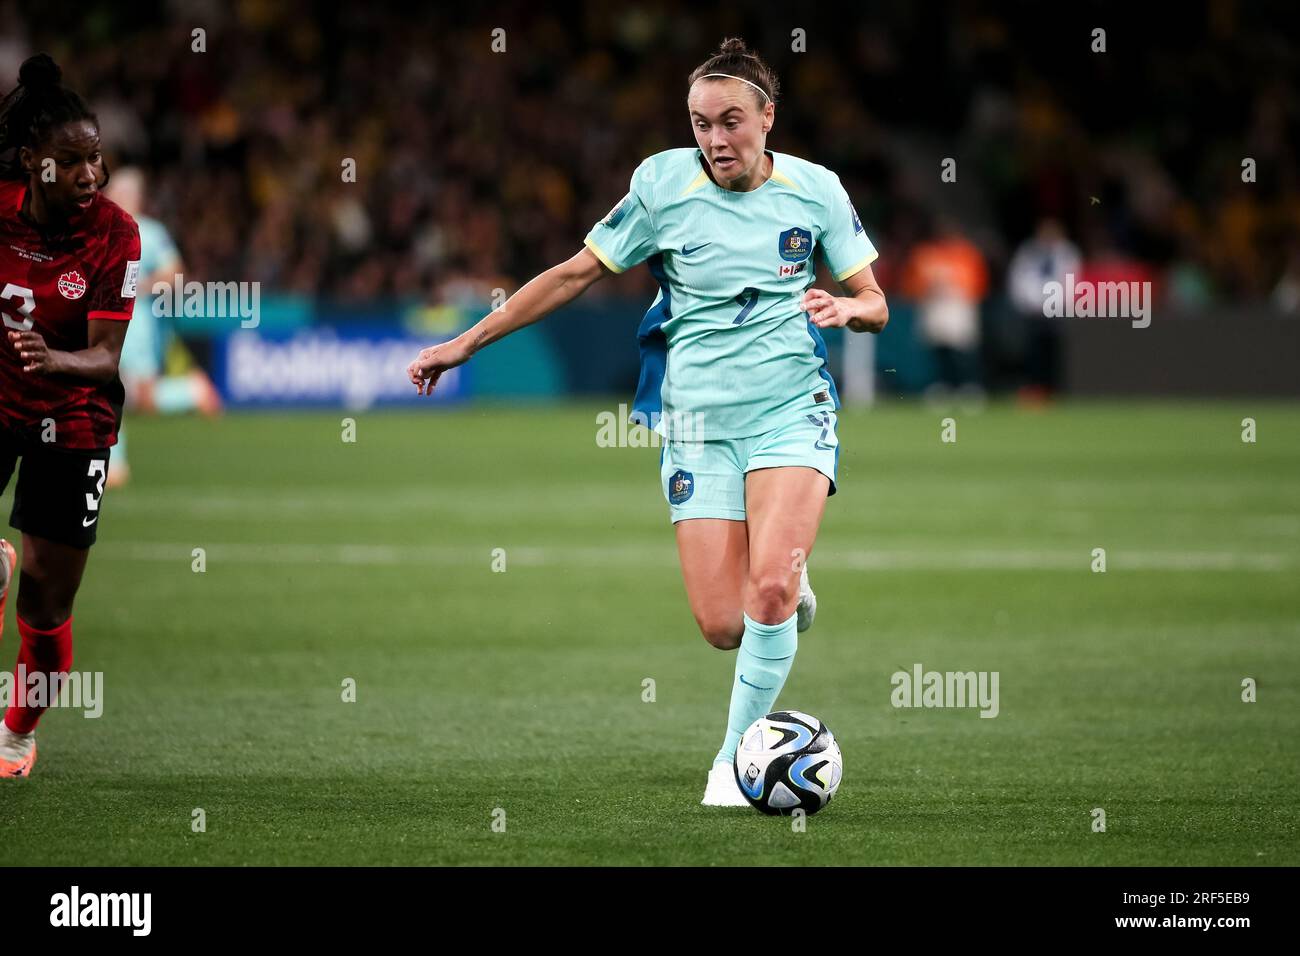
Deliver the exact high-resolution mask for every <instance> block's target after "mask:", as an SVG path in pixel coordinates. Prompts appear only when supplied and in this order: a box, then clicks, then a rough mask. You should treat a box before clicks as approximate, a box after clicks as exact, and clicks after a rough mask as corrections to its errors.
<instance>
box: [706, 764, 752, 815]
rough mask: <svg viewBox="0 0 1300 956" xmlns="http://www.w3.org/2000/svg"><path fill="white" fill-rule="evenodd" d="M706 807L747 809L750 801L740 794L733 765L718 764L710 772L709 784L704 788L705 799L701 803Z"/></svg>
mask: <svg viewBox="0 0 1300 956" xmlns="http://www.w3.org/2000/svg"><path fill="white" fill-rule="evenodd" d="M700 805H701V806H705V807H747V806H749V801H748V800H746V799H745V795H744V794H743V793H741V792H740V785H739V784H737V783H736V772H735V770H733V769H732V768H731V764H729V763H722V762H718V763H715V764H714V765H713V767H712V769H710V770H709V783H708V786H706V787H705V788H704V799H703V800H701V801H700Z"/></svg>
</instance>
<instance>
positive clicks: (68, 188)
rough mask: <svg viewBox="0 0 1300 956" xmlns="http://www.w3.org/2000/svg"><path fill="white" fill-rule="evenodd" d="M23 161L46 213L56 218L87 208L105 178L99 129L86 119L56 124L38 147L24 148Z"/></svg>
mask: <svg viewBox="0 0 1300 956" xmlns="http://www.w3.org/2000/svg"><path fill="white" fill-rule="evenodd" d="M22 161H23V167H24V168H25V169H26V170H27V171H28V172H29V173H31V174H32V185H33V188H34V189H36V190H39V191H40V193H41V197H42V199H43V200H44V204H45V210H46V212H47V213H48V214H49V215H52V216H54V217H55V218H57V219H63V220H66V219H70V218H72V217H73V216H75V215H76V214H77V213H79V212H81V211H83V210H85V209H87V208H89V207H90V204H91V203H92V202H94V201H95V195H96V193H98V191H99V186H100V184H101V183H102V182H103V181H104V157H103V155H102V154H101V153H100V151H99V130H98V129H96V128H95V124H94V123H92V122H90V121H89V120H78V121H76V122H73V123H64V124H63V125H62V126H58V127H55V128H54V129H53V130H52V131H51V132H50V135H49V136H48V137H47V138H46V141H45V142H44V143H42V144H40V146H39V147H38V148H37V149H29V148H27V147H23V150H22Z"/></svg>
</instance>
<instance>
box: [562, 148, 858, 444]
mask: <svg viewBox="0 0 1300 956" xmlns="http://www.w3.org/2000/svg"><path fill="white" fill-rule="evenodd" d="M769 155H771V156H772V161H773V168H772V176H771V178H770V179H768V180H767V182H765V183H763V185H761V186H759V187H758V188H757V189H754V190H751V191H749V192H732V191H729V190H726V189H723V188H722V187H720V186H718V185H717V184H716V183H714V182H713V180H712V179H710V178H709V176H708V174H707V173H706V172H705V171H704V167H703V165H702V155H701V153H700V151H699V150H698V149H670V150H667V151H665V152H662V153H657V154H655V155H654V156H651V157H649V158H648V159H646V160H645V161H644V162H642V163H641V165H640V166H638V167H637V170H636V172H635V173H634V174H633V176H632V184H631V188H630V190H629V192H628V194H627V195H626V196H625V197H624V198H623V199H622V200H621V201H620V202H619V203H618V205H616V206H615V207H614V208H613V209H612V210H610V212H609V215H607V216H606V217H605V218H604V219H602V220H601V221H600V222H599V223H597V224H596V225H595V226H594V227H593V228H592V230H591V232H590V233H589V234H588V235H587V238H586V244H587V247H588V248H590V249H591V251H592V252H593V253H594V254H595V255H596V256H597V258H599V259H600V261H601V262H603V263H604V264H605V265H606V266H607V267H608V268H609V269H611V270H612V271H614V272H622V271H624V270H625V269H628V268H630V267H632V266H634V265H637V264H638V263H641V262H646V263H648V265H649V268H650V272H651V273H652V274H653V275H654V277H655V279H656V280H657V281H658V283H659V293H658V295H657V296H656V297H655V301H654V304H653V305H652V306H651V307H650V310H649V311H648V312H647V313H646V316H645V319H644V320H643V321H642V323H641V327H640V328H639V329H638V332H637V337H638V340H639V344H640V348H641V378H640V382H639V383H638V386H637V395H636V401H635V403H634V406H633V407H634V413H635V414H637V416H638V419H639V420H641V421H645V422H648V423H650V424H652V425H654V426H655V427H656V430H657V431H659V432H660V433H661V434H669V435H672V436H673V437H677V436H678V435H681V434H683V427H684V428H685V429H686V430H688V431H689V432H690V434H689V436H688V437H691V438H694V439H697V440H699V439H704V440H710V441H711V440H714V439H724V438H744V437H748V436H750V435H757V434H761V433H763V432H766V431H768V430H770V429H772V428H776V427H778V426H779V425H780V424H781V423H782V422H783V421H785V420H786V419H787V417H788V416H790V415H797V414H801V413H803V412H805V411H807V412H810V413H811V412H812V411H813V410H815V409H819V408H838V407H839V398H838V395H837V394H836V391H835V383H834V382H833V381H832V379H831V375H830V372H829V370H828V369H827V368H826V346H825V343H824V342H823V341H822V337H821V334H820V333H819V331H818V330H817V327H816V326H814V325H813V324H812V323H811V322H810V321H809V320H808V316H807V314H806V313H804V312H801V311H800V309H799V300H800V299H801V298H802V296H803V294H804V292H805V291H806V290H807V289H808V288H809V287H810V286H811V285H812V284H813V282H814V279H815V274H814V273H815V271H816V270H815V265H814V263H815V262H816V261H817V259H818V257H820V259H821V261H824V262H825V263H826V264H827V266H828V268H829V270H830V272H831V274H832V275H833V276H834V277H835V278H836V279H837V280H843V279H847V278H848V277H849V276H851V275H853V274H854V273H855V272H858V271H860V270H861V269H862V268H863V267H864V266H866V265H867V264H869V263H870V262H871V261H872V260H874V259H875V258H876V250H875V247H874V246H873V245H872V244H871V240H870V239H868V238H867V234H866V232H865V231H864V230H863V228H862V223H861V221H860V220H859V219H858V215H857V213H856V212H855V211H854V209H853V204H852V203H851V202H850V201H849V197H848V195H847V194H846V193H845V191H844V187H843V186H842V185H840V180H839V177H838V176H836V175H835V174H834V173H832V172H831V171H830V170H828V169H826V168H825V167H824V166H818V165H817V164H815V163H810V162H807V161H806V160H802V159H799V158H797V157H795V156H788V155H786V154H785V153H772V152H770V151H769Z"/></svg>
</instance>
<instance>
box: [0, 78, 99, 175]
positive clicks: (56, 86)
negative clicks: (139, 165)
mask: <svg viewBox="0 0 1300 956" xmlns="http://www.w3.org/2000/svg"><path fill="white" fill-rule="evenodd" d="M62 78H63V71H62V70H60V69H59V65H58V64H57V63H55V62H54V60H53V59H51V58H50V56H49V54H47V53H38V54H36V55H35V56H33V57H29V58H28V59H27V60H25V61H23V65H22V67H21V68H20V69H19V71H18V85H17V86H16V87H14V89H13V90H12V91H11V92H10V93H9V95H8V96H6V97H5V98H4V99H3V100H0V179H26V178H27V177H28V175H29V173H28V172H27V171H26V170H24V169H23V164H22V159H21V158H20V157H19V155H18V151H19V150H20V149H21V148H22V147H24V146H26V147H28V148H30V149H38V148H40V145H41V144H42V143H44V142H45V141H46V139H47V138H48V137H49V135H50V133H51V132H53V131H54V130H55V129H57V128H58V127H60V126H62V125H63V124H64V123H73V122H77V121H80V120H90V122H92V123H94V124H95V126H96V127H97V128H98V126H99V120H98V118H96V116H95V114H94V113H92V112H91V111H90V108H89V107H87V106H86V103H85V101H84V100H83V99H82V98H81V97H80V96H78V95H77V94H76V93H74V92H73V91H72V90H70V89H68V88H67V87H66V86H63V85H62V83H61V82H60V80H61V79H62ZM107 182H108V166H107V164H105V166H104V182H103V183H101V184H100V185H101V186H103V185H105V184H107Z"/></svg>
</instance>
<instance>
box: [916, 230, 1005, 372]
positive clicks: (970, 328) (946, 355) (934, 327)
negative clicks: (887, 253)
mask: <svg viewBox="0 0 1300 956" xmlns="http://www.w3.org/2000/svg"><path fill="white" fill-rule="evenodd" d="M902 285H903V287H902V290H901V291H902V293H903V295H904V296H906V297H907V298H909V299H911V300H913V301H914V302H915V303H916V306H917V318H918V321H919V324H920V329H921V336H922V338H923V339H924V340H925V342H926V344H927V345H929V347H930V348H931V349H932V351H933V354H934V359H935V366H936V369H937V371H938V383H939V384H940V385H943V386H945V387H947V388H949V389H952V390H957V389H966V390H973V389H977V388H979V342H980V313H979V306H980V301H981V300H982V299H983V298H984V296H985V295H986V294H987V293H988V269H987V268H986V267H985V265H984V257H983V255H981V254H980V251H979V250H978V249H977V248H975V245H974V243H972V242H971V241H970V240H969V239H967V238H966V237H965V236H964V235H962V233H961V231H960V229H959V228H958V227H957V225H956V224H955V223H953V222H952V221H951V220H948V219H946V218H941V219H940V220H939V226H938V234H937V235H936V236H935V237H934V238H933V239H931V240H928V241H926V242H922V243H919V244H918V245H917V246H915V247H914V248H913V249H912V253H911V255H910V256H909V257H908V260H907V264H906V265H904V267H903V283H902Z"/></svg>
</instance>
